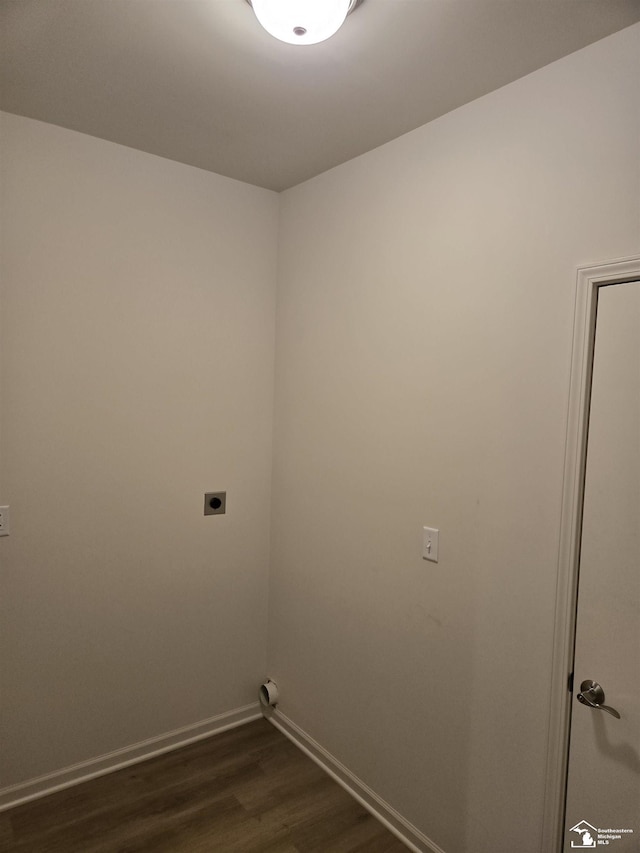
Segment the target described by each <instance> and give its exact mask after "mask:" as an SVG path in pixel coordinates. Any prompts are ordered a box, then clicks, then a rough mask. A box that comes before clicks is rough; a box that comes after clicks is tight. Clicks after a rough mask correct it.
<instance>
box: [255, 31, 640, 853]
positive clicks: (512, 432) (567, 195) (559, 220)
mask: <svg viewBox="0 0 640 853" xmlns="http://www.w3.org/2000/svg"><path fill="white" fill-rule="evenodd" d="M639 79H640V26H635V27H632V28H630V29H628V30H626V31H623V32H621V33H619V34H616V35H614V36H612V37H611V38H608V39H605V40H604V41H602V42H600V43H597V44H595V45H593V46H591V47H589V48H586V49H585V50H582V51H580V52H578V53H576V54H573V55H571V56H569V57H567V58H565V59H563V60H561V61H559V62H557V63H554V64H553V65H550V66H548V67H546V68H544V69H542V70H540V71H538V72H536V73H534V74H532V75H530V76H528V77H526V78H524V79H522V80H520V81H518V82H516V83H513V84H511V85H509V86H507V87H505V88H504V89H502V90H499V91H497V92H495V93H493V94H491V95H489V96H486V97H484V98H482V99H480V100H478V101H476V102H474V103H472V104H470V105H468V106H466V107H463V108H461V109H459V110H457V111H455V112H453V113H451V114H449V115H447V116H445V117H443V118H442V119H439V120H438V121H435V122H433V123H431V124H430V125H427V126H425V127H423V128H421V129H419V130H416V131H414V132H413V133H410V134H408V135H406V136H404V137H402V138H400V139H398V140H395V141H394V142H391V143H389V144H388V145H386V146H383V147H382V148H379V149H377V150H376V151H374V152H371V153H369V154H367V155H365V156H363V157H360V158H358V159H356V160H354V161H351V162H350V163H347V164H345V165H344V166H341V167H339V168H337V169H334V170H332V171H331V172H328V173H326V174H324V175H322V176H320V177H318V178H316V179H314V180H312V181H309V182H308V183H306V184H303V185H301V186H299V187H297V188H294V189H292V190H289V191H288V192H287V193H285V194H284V195H283V197H282V205H281V231H280V256H279V270H280V272H279V295H278V326H277V330H278V336H277V356H276V432H275V436H276V444H275V470H274V516H273V518H274V521H273V527H272V548H273V560H272V573H271V599H270V623H269V624H270V646H269V661H270V669H269V672H270V675H271V676H272V677H273V678H274V679H275V680H276V681H277V682H278V684H279V686H280V688H281V695H282V702H281V705H280V708H281V710H282V711H283V712H284V713H285V714H286V715H287V716H289V717H290V718H292V719H293V720H294V721H295V722H296V723H297V724H298V725H299V726H301V727H302V728H303V729H304V730H306V731H307V733H309V734H310V735H311V736H313V737H314V738H315V739H316V740H317V741H319V742H320V743H321V744H322V745H323V746H324V747H325V748H326V749H328V750H329V751H330V752H331V753H333V755H334V756H336V757H337V758H338V759H339V760H340V761H341V762H343V763H344V764H345V765H346V766H347V767H348V768H349V769H350V770H351V771H352V772H354V773H356V774H357V775H358V776H359V777H360V778H361V779H362V780H363V781H364V782H366V783H367V784H368V785H369V786H370V787H371V788H373V789H374V790H375V791H376V792H377V793H378V794H379V795H381V796H382V797H383V798H385V799H386V800H387V801H388V802H389V803H390V804H391V805H392V806H394V807H395V808H396V809H397V810H398V811H399V812H400V813H401V814H403V815H404V816H405V817H406V818H408V819H409V820H410V821H412V822H413V823H414V824H415V825H416V826H417V827H418V828H419V829H420V830H422V831H423V832H424V833H425V834H426V835H427V836H429V837H430V838H431V839H433V840H434V841H435V842H437V843H438V844H439V845H441V847H442V848H443V849H444V850H445V851H446V852H447V853H462V851H465V853H467V851H468V853H471V851H473V853H503V851H504V852H505V853H506V851H512V850H518V851H521V853H534V851H535V852H536V853H538V851H539V850H540V837H541V827H542V806H543V786H544V772H545V759H546V746H547V728H548V705H549V690H550V663H551V649H552V632H553V617H554V603H555V582H556V563H557V557H558V537H559V518H560V500H561V487H562V470H563V452H564V438H565V428H566V407H567V399H568V380H569V364H570V355H571V330H572V319H573V301H574V290H575V272H576V267H577V266H579V265H584V264H587V263H590V262H597V261H604V260H607V259H611V258H616V257H620V256H625V255H630V254H634V253H637V252H638V251H639V250H640V173H639V163H640V151H639V145H638V141H639V139H640V136H639V134H640V121H639V118H640V104H639V98H640V86H638V81H639ZM425 524H427V525H431V526H435V527H438V528H440V550H441V556H440V562H439V563H438V564H437V565H434V564H432V563H426V562H424V561H423V560H422V559H421V556H420V546H421V529H422V526H423V525H425Z"/></svg>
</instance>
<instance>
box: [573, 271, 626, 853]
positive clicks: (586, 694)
mask: <svg viewBox="0 0 640 853" xmlns="http://www.w3.org/2000/svg"><path fill="white" fill-rule="evenodd" d="M586 458H587V462H586V477H585V490H584V508H583V526H582V541H581V549H580V574H579V583H578V610H577V624H576V649H575V662H574V682H573V701H572V710H571V736H570V746H569V775H568V787H567V800H566V821H565V835H564V850H565V851H570V850H575V849H582V850H585V849H586V850H588V849H604V848H607V849H608V850H611V851H613V853H630V851H640V281H636V282H631V283H628V284H615V285H610V286H606V287H600V288H599V291H598V304H597V320H596V335H595V349H594V359H593V378H592V387H591V405H590V412H589V427H588V443H587V457H586ZM594 682H595V683H596V684H595V685H594ZM597 685H599V686H600V687H601V688H602V691H603V692H604V697H603V696H602V693H601V692H600V691H599V690H598V686H597ZM581 688H582V689H581ZM598 705H600V706H606V708H608V709H609V710H607V709H606V708H605V707H597V706H598ZM594 706H596V707H594ZM616 713H617V714H619V718H618V717H617V716H616Z"/></svg>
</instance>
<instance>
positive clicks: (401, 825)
mask: <svg viewBox="0 0 640 853" xmlns="http://www.w3.org/2000/svg"><path fill="white" fill-rule="evenodd" d="M265 716H266V718H267V719H268V720H269V722H270V723H271V724H272V725H274V726H275V727H276V728H277V729H279V730H280V731H281V732H282V734H284V735H286V737H288V738H289V740H290V741H292V742H293V743H294V744H295V745H296V746H297V747H298V748H299V749H301V750H302V751H303V752H304V753H305V754H306V755H308V756H309V758H311V759H313V761H315V763H316V764H317V765H319V766H320V767H321V768H322V769H323V770H324V771H325V773H328V774H329V776H331V778H332V779H334V780H335V781H336V782H337V783H338V784H339V785H341V786H342V787H343V788H344V789H345V791H347V792H348V793H349V794H351V796H352V797H353V798H354V799H356V800H357V801H358V802H359V803H360V805H362V806H364V808H365V809H367V811H369V812H371V814H372V815H373V816H374V817H376V818H377V819H378V820H379V821H380V823H382V824H383V825H384V826H385V827H386V828H387V829H388V830H389V831H390V832H392V833H393V834H394V835H395V836H396V838H399V839H400V841H402V843H403V844H405V845H406V846H407V847H408V848H409V850H413V851H414V853H444V850H443V849H442V848H441V847H439V846H438V845H437V844H436V843H435V841H431V839H430V838H427V836H426V835H424V834H423V833H422V832H420V830H419V829H417V828H416V827H415V826H413V824H411V823H409V821H408V820H405V819H404V818H403V817H402V815H401V814H399V813H398V812H397V811H396V810H395V809H394V808H392V807H391V806H390V805H389V804H388V803H385V801H384V800H383V799H381V798H380V797H379V796H378V795H377V794H376V793H374V791H372V790H371V788H369V787H368V786H367V785H365V783H364V782H362V781H361V780H360V779H358V777H357V776H354V774H353V773H351V771H350V770H348V769H347V768H346V767H345V766H344V764H341V763H340V762H339V761H338V760H337V759H336V758H334V757H333V755H331V754H330V753H329V752H327V750H326V749H324V747H322V746H320V744H319V743H317V742H316V741H315V740H314V739H313V738H312V737H310V736H309V735H308V734H307V733H306V732H304V731H303V730H302V729H301V728H299V727H298V726H297V725H296V724H295V723H294V722H293V721H292V720H290V719H289V718H288V717H286V716H285V715H284V714H283V713H282V712H281V711H278V710H274V711H268V712H267V713H266V714H265Z"/></svg>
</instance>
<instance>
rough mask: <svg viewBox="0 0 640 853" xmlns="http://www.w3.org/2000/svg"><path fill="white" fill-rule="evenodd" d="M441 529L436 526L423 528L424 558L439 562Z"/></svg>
mask: <svg viewBox="0 0 640 853" xmlns="http://www.w3.org/2000/svg"><path fill="white" fill-rule="evenodd" d="M439 534H440V531H439V530H437V529H436V528H435V527H423V528H422V559H423V560H430V561H431V562H432V563H437V562H438V537H439Z"/></svg>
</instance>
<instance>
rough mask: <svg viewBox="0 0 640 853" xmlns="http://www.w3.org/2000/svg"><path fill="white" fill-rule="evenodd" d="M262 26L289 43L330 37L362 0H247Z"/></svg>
mask: <svg viewBox="0 0 640 853" xmlns="http://www.w3.org/2000/svg"><path fill="white" fill-rule="evenodd" d="M247 2H248V3H250V4H251V6H253V11H254V12H255V13H256V18H257V19H258V20H259V21H260V23H261V24H262V26H263V27H264V29H265V30H266V31H267V32H268V33H269V34H270V35H272V36H274V37H275V38H277V39H280V41H284V42H287V43H288V44H317V43H318V42H320V41H325V40H326V39H328V38H331V36H332V35H334V34H335V33H337V32H338V30H339V29H340V27H341V26H342V25H343V23H344V21H345V18H346V17H347V15H348V14H349V13H350V12H352V11H353V10H354V9H355V8H356V6H359V5H360V4H361V3H362V2H363V0H247Z"/></svg>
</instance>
